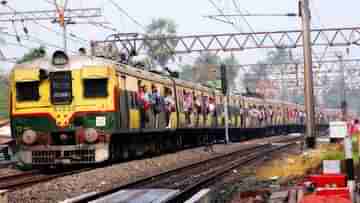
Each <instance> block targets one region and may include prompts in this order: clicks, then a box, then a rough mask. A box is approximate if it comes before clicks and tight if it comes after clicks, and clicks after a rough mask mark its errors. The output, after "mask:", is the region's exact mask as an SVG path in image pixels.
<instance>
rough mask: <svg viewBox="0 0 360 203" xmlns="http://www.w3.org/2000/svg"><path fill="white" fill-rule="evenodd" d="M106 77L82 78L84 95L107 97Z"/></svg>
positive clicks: (88, 96)
mask: <svg viewBox="0 0 360 203" xmlns="http://www.w3.org/2000/svg"><path fill="white" fill-rule="evenodd" d="M107 86H108V79H107V78H102V79H84V97H87V98H92V97H107V96H108V91H107Z"/></svg>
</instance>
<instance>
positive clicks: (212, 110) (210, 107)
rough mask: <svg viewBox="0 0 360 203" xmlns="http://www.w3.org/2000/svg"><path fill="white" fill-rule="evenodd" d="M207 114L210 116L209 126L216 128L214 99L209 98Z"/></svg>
mask: <svg viewBox="0 0 360 203" xmlns="http://www.w3.org/2000/svg"><path fill="white" fill-rule="evenodd" d="M208 113H209V115H210V118H211V124H210V125H211V126H212V127H214V126H216V122H215V120H216V105H215V98H214V97H210V99H209V105H208Z"/></svg>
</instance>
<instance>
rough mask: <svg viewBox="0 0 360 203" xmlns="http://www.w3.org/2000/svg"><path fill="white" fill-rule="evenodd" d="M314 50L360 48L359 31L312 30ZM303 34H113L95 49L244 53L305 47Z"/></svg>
mask: <svg viewBox="0 0 360 203" xmlns="http://www.w3.org/2000/svg"><path fill="white" fill-rule="evenodd" d="M311 36H312V39H311V41H312V46H349V45H352V44H355V45H358V44H359V41H360V27H347V28H326V29H313V30H311ZM302 37H303V32H302V31H301V30H288V31H276V32H254V33H225V34H206V35H184V36H180V35H176V36H163V37H152V36H146V35H140V34H137V35H124V34H113V35H110V36H109V37H108V38H107V39H106V40H103V41H95V42H94V43H93V48H95V47H96V46H100V47H101V46H106V45H108V44H112V45H115V46H116V47H117V49H118V50H124V51H134V50H135V51H136V52H137V53H144V52H147V51H149V50H151V49H152V47H151V46H152V45H154V44H155V46H156V48H157V49H158V48H159V47H160V48H162V49H164V50H168V51H169V52H170V53H173V54H184V53H191V52H209V51H210V52H211V51H215V52H219V51H224V52H225V51H243V50H245V49H259V48H296V47H302V46H303V42H302Z"/></svg>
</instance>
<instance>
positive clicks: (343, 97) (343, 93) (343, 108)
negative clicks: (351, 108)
mask: <svg viewBox="0 0 360 203" xmlns="http://www.w3.org/2000/svg"><path fill="white" fill-rule="evenodd" d="M337 57H338V58H339V65H340V70H341V104H340V105H341V113H342V119H343V121H345V122H346V121H347V103H346V85H345V83H346V82H345V68H344V63H343V56H342V55H337Z"/></svg>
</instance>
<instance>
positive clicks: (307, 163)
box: [211, 145, 339, 203]
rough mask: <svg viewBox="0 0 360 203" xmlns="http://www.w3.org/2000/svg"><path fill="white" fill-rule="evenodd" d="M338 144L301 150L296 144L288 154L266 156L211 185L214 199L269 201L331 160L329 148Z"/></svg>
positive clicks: (230, 202)
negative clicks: (274, 193)
mask: <svg viewBox="0 0 360 203" xmlns="http://www.w3.org/2000/svg"><path fill="white" fill-rule="evenodd" d="M338 148H339V146H338V145H323V146H321V147H319V148H318V149H316V150H311V151H306V152H305V153H304V152H303V151H302V149H301V146H300V145H296V146H294V147H292V148H290V149H288V150H285V151H284V152H286V153H284V152H283V153H276V154H275V155H272V156H269V157H264V159H263V160H259V161H257V162H255V163H254V164H252V165H250V166H247V167H242V168H239V169H237V170H233V173H232V174H229V175H228V176H226V177H224V178H223V179H222V180H221V181H218V182H217V183H216V184H215V185H213V186H212V190H213V191H214V192H212V196H211V198H212V201H213V202H221V203H238V202H267V201H269V199H267V198H269V197H270V195H271V193H272V192H277V191H283V190H286V189H287V188H289V187H292V186H294V185H296V184H298V183H299V182H300V181H301V180H302V179H303V177H304V176H306V174H312V173H317V172H319V171H321V169H320V165H321V161H322V160H323V159H328V158H330V159H331V156H332V154H330V156H329V154H327V152H328V151H335V150H339V149H338Z"/></svg>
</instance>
